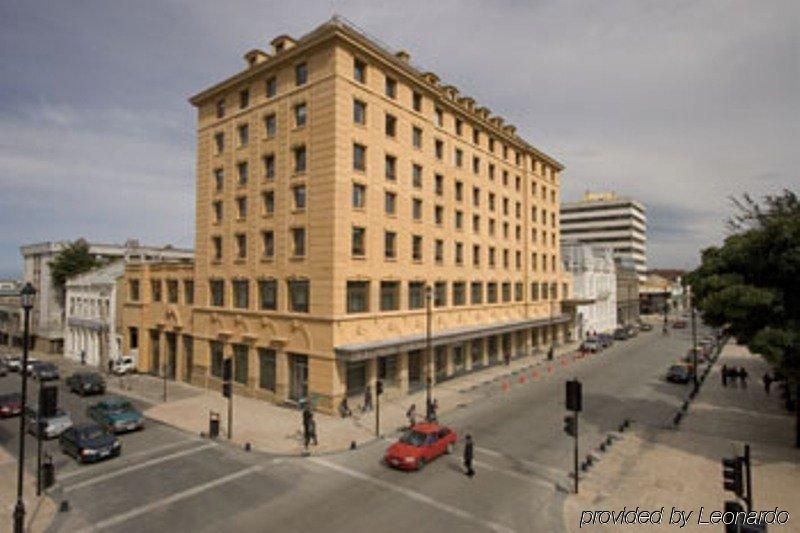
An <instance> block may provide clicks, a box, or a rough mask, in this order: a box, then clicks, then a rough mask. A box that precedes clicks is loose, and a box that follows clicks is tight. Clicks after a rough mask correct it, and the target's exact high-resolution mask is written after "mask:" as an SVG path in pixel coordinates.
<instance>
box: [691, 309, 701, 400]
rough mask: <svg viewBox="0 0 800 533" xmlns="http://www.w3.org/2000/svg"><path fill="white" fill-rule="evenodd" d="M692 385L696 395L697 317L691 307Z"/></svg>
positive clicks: (697, 385) (697, 384)
mask: <svg viewBox="0 0 800 533" xmlns="http://www.w3.org/2000/svg"><path fill="white" fill-rule="evenodd" d="M692 374H693V375H692V383H693V385H694V392H695V394H697V389H698V387H699V386H700V384H699V383H698V381H697V315H696V313H695V310H694V305H693V306H692Z"/></svg>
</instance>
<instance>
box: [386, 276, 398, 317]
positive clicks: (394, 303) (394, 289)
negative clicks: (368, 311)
mask: <svg viewBox="0 0 800 533" xmlns="http://www.w3.org/2000/svg"><path fill="white" fill-rule="evenodd" d="M398 309H400V282H399V281H381V311H397V310H398Z"/></svg>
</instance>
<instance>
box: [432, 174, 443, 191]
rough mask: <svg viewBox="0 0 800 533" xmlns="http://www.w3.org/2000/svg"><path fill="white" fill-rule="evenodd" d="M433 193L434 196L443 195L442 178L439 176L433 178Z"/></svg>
mask: <svg viewBox="0 0 800 533" xmlns="http://www.w3.org/2000/svg"><path fill="white" fill-rule="evenodd" d="M434 191H435V192H436V196H442V195H444V176H442V175H441V174H436V176H435V177H434Z"/></svg>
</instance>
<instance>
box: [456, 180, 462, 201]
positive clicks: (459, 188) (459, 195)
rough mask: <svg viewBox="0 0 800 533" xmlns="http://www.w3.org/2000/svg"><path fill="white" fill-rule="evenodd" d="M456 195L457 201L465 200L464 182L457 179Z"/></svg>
mask: <svg viewBox="0 0 800 533" xmlns="http://www.w3.org/2000/svg"><path fill="white" fill-rule="evenodd" d="M455 196H456V202H462V201H463V200H464V184H463V183H462V182H460V181H456V190H455Z"/></svg>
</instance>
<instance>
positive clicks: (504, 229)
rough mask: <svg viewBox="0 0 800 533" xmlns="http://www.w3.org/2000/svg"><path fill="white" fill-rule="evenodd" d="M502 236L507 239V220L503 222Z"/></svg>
mask: <svg viewBox="0 0 800 533" xmlns="http://www.w3.org/2000/svg"><path fill="white" fill-rule="evenodd" d="M503 238H504V239H508V222H503Z"/></svg>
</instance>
